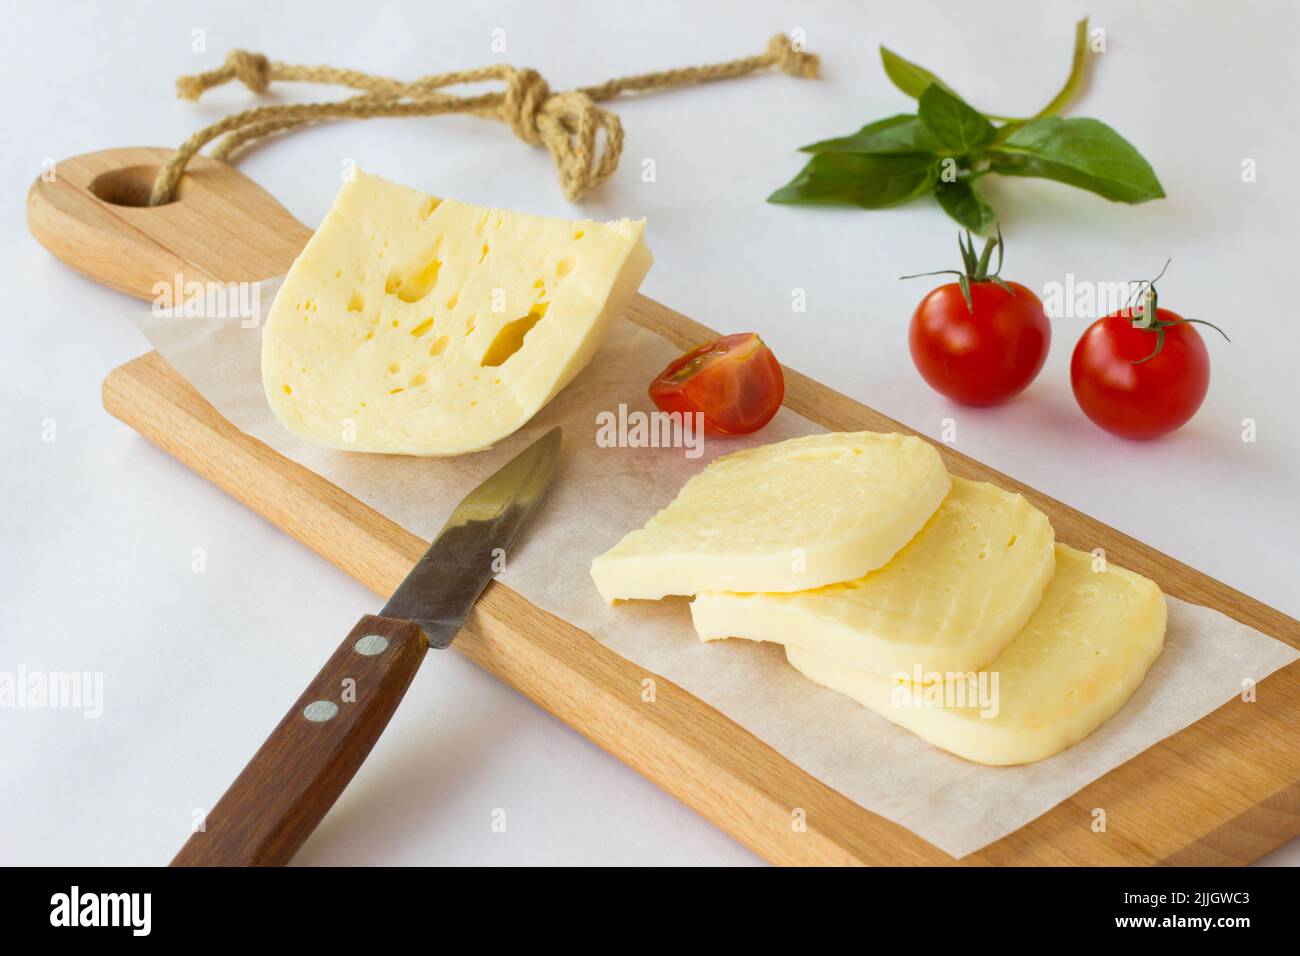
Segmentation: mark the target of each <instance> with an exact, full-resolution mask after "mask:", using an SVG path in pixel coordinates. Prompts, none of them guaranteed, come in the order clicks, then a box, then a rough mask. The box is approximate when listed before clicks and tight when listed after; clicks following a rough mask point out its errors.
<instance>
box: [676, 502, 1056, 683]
mask: <svg viewBox="0 0 1300 956" xmlns="http://www.w3.org/2000/svg"><path fill="white" fill-rule="evenodd" d="M1053 540H1054V534H1053V532H1052V525H1051V522H1049V521H1048V520H1047V516H1046V515H1044V514H1043V513H1042V512H1041V511H1039V510H1038V509H1037V508H1035V507H1034V506H1033V505H1031V504H1030V503H1029V502H1028V501H1026V500H1025V499H1024V498H1023V497H1021V496H1020V495H1018V494H1015V493H1013V492H1010V491H1003V490H1002V489H1001V488H998V487H996V486H994V485H991V484H988V483H986V482H980V481H967V480H966V479H963V478H954V479H953V480H952V490H951V491H949V492H948V496H947V497H946V498H944V500H943V503H942V504H941V505H940V506H939V510H938V511H936V512H935V513H934V515H933V516H932V517H931V518H930V520H929V521H927V522H926V524H925V527H923V528H922V529H921V530H920V532H918V533H917V535H916V537H914V538H913V539H912V540H911V541H909V542H908V543H907V545H906V546H905V547H904V548H903V549H902V550H901V551H899V552H898V554H897V555H895V556H894V558H893V560H892V561H890V562H889V563H888V564H886V565H885V566H884V567H883V568H880V569H878V570H876V571H872V572H871V573H870V574H868V575H866V576H865V577H863V578H859V579H858V580H856V581H848V582H845V583H843V584H830V585H827V586H825V587H821V588H817V589H815V590H809V591H796V592H793V593H787V594H773V593H766V594H761V593H760V594H736V593H730V592H707V593H703V594H699V595H697V596H696V598H695V600H694V602H692V604H691V617H692V619H693V621H694V623H695V630H696V633H698V634H699V636H700V639H701V640H716V639H719V638H726V637H744V638H749V639H751V640H756V641H773V642H776V643H778V644H785V645H787V646H794V647H802V648H806V649H807V650H809V651H812V652H815V653H817V654H820V655H821V656H823V657H827V658H830V659H832V660H835V661H837V662H838V663H841V664H844V665H845V666H848V667H853V668H857V669H859V670H865V671H872V672H875V673H877V674H881V675H884V676H889V675H891V674H893V673H895V672H897V671H907V672H910V671H911V670H912V668H913V666H914V665H917V666H920V667H921V668H922V670H925V671H954V672H956V671H969V670H975V669H977V668H979V667H982V666H983V665H985V664H987V663H988V662H989V661H990V660H992V659H993V658H994V657H996V656H997V654H998V653H999V652H1000V651H1001V650H1002V649H1003V648H1004V647H1006V646H1007V644H1008V643H1010V641H1011V640H1012V639H1013V638H1014V637H1015V636H1016V634H1018V633H1019V632H1020V630H1021V628H1023V627H1024V626H1025V622H1026V621H1028V620H1029V616H1030V615H1031V614H1032V613H1033V612H1034V608H1035V607H1037V606H1038V602H1039V600H1040V599H1041V598H1042V595H1043V590H1044V589H1045V588H1046V587H1047V585H1048V582H1049V581H1051V579H1052V571H1053V568H1054V564H1055V562H1054V552H1053Z"/></svg>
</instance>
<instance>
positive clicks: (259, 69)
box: [226, 50, 271, 96]
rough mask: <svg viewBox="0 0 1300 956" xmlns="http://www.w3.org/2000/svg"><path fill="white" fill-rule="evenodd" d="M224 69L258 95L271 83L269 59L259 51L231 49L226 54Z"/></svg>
mask: <svg viewBox="0 0 1300 956" xmlns="http://www.w3.org/2000/svg"><path fill="white" fill-rule="evenodd" d="M226 69H228V70H230V72H231V73H232V74H234V77H235V79H237V80H239V82H240V83H243V84H244V85H245V86H246V87H248V88H249V89H250V90H252V91H253V92H254V93H256V94H258V95H259V96H260V95H261V94H263V93H265V92H266V89H267V87H268V86H270V85H271V61H270V60H268V59H267V58H266V57H264V56H263V55H262V54H260V53H249V52H248V51H247V50H231V51H230V53H228V54H227V55H226Z"/></svg>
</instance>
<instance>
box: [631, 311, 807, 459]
mask: <svg viewBox="0 0 1300 956" xmlns="http://www.w3.org/2000/svg"><path fill="white" fill-rule="evenodd" d="M650 398H651V399H652V400H653V401H654V403H655V405H657V406H658V407H659V408H660V409H662V410H663V411H665V412H681V413H682V414H684V415H689V414H694V413H695V412H703V413H704V428H705V431H706V432H715V433H719V434H723V435H748V434H749V433H750V432H754V431H758V429H760V428H762V427H763V426H764V425H766V424H767V423H768V422H770V421H771V420H772V416H773V415H775V414H776V412H777V409H779V408H780V407H781V402H782V400H783V399H784V398H785V378H784V377H783V376H782V375H781V364H780V363H779V362H778V361H777V360H776V356H774V355H773V354H772V350H771V349H769V348H768V347H767V346H766V345H764V344H763V340H762V339H760V338H759V337H758V335H757V333H754V332H741V333H738V334H736V335H724V336H723V337H722V338H720V339H718V340H717V341H716V342H707V343H705V344H704V345H701V346H699V347H697V348H694V349H691V350H690V351H689V352H687V353H686V354H685V355H683V356H682V357H681V358H679V359H677V360H675V361H674V362H673V363H672V364H671V365H669V366H668V367H667V368H666V369H664V370H663V371H662V372H660V373H659V376H658V377H657V378H656V379H655V380H654V381H653V382H651V383H650Z"/></svg>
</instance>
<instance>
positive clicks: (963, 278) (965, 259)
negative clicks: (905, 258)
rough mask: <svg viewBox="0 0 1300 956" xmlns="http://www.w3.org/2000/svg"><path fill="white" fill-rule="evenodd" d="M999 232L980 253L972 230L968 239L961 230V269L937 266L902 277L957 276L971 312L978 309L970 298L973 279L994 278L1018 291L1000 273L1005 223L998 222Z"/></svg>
mask: <svg viewBox="0 0 1300 956" xmlns="http://www.w3.org/2000/svg"><path fill="white" fill-rule="evenodd" d="M996 228H997V234H996V236H989V237H988V238H987V239H985V240H984V249H983V250H982V251H981V252H980V253H979V255H978V256H977V255H976V254H975V239H974V238H973V237H972V236H971V234H970V230H969V229H967V230H965V239H964V240H963V238H962V236H963V234H962V233H960V232H959V233H957V248H958V249H959V250H960V251H961V262H962V271H958V270H957V269H938V270H936V271H934V272H917V273H915V274H913V275H909V276H899V278H900V279H919V278H921V277H922V276H944V275H952V276H956V277H957V284H958V285H959V286H961V295H962V298H963V299H965V300H966V308H967V310H969V311H970V312H971V313H972V314H974V312H975V303H974V301H973V300H972V299H971V294H970V287H971V283H972V282H992V283H995V284H996V285H997V286H998V287H999V288H1001V289H1003V290H1004V291H1006V292H1008V293H1010V294H1011V295H1015V294H1016V293H1015V290H1014V289H1012V288H1011V286H1009V285H1007V283H1006V280H1004V279H1003V278H1002V277H1001V273H1002V249H1003V246H1004V243H1003V241H1002V224H1001V223H998V224H997V227H996ZM994 249H996V250H997V252H998V267H997V268H996V269H994V270H993V271H992V272H989V263H990V262H991V261H992V259H993V250H994Z"/></svg>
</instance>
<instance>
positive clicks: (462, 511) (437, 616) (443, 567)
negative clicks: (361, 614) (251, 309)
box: [380, 426, 561, 648]
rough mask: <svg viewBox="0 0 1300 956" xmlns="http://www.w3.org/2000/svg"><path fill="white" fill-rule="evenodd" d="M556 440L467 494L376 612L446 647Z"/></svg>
mask: <svg viewBox="0 0 1300 956" xmlns="http://www.w3.org/2000/svg"><path fill="white" fill-rule="evenodd" d="M560 442H561V432H560V428H559V426H556V427H555V428H552V429H551V430H550V431H549V432H547V433H546V434H545V435H543V436H542V437H541V438H539V439H537V441H535V442H533V443H532V444H531V445H529V446H528V447H527V448H526V449H524V450H523V451H522V452H520V453H519V454H518V455H517V456H515V457H514V458H513V459H511V460H510V461H509V462H508V463H507V464H505V465H504V466H502V467H501V469H500V470H498V471H497V472H496V473H494V474H493V475H491V476H490V477H489V478H488V479H487V480H486V481H484V482H483V483H482V484H481V485H479V486H478V487H477V488H475V489H474V490H473V491H471V492H470V493H469V494H468V495H466V496H465V498H464V499H463V500H462V501H461V503H460V504H458V505H457V506H456V509H455V510H454V511H453V512H452V513H451V517H449V518H448V519H447V522H446V524H444V525H443V526H442V530H441V531H440V532H438V536H437V537H435V538H434V539H433V543H432V544H431V545H430V546H429V550H428V551H426V552H425V553H424V556H423V557H422V558H420V560H419V562H417V563H416V565H415V567H414V568H412V569H411V573H410V574H408V575H407V576H406V580H404V581H403V582H402V583H401V584H400V585H398V588H397V590H396V591H394V592H393V596H392V597H391V598H389V600H388V603H387V604H385V605H384V609H383V610H382V611H381V612H380V614H381V615H382V616H384V617H393V618H402V619H404V620H408V621H414V622H415V623H416V624H418V625H420V628H421V630H423V631H424V634H425V637H427V638H428V640H429V646H430V647H435V648H445V647H447V646H448V645H450V644H451V642H452V640H453V639H454V638H455V637H456V633H457V632H458V631H459V630H460V628H461V625H462V624H464V623H465V615H466V614H468V613H469V609H470V608H471V607H472V606H473V605H474V602H475V601H476V600H477V599H478V596H479V595H480V594H482V593H483V589H484V588H485V587H487V585H488V582H489V581H491V580H492V578H493V577H494V576H495V575H496V574H497V572H498V571H500V570H502V568H503V567H504V560H505V556H506V552H507V551H509V549H510V546H511V545H512V544H513V543H514V541H515V538H516V537H517V536H518V535H519V531H520V529H521V528H522V527H523V526H524V524H525V522H527V520H528V517H529V515H531V514H532V513H533V510H534V509H535V508H536V507H537V504H538V502H540V501H541V500H542V495H543V493H544V492H545V491H546V486H547V484H548V483H549V482H550V479H551V474H552V472H554V471H555V464H556V462H557V461H558V460H559V454H560Z"/></svg>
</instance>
